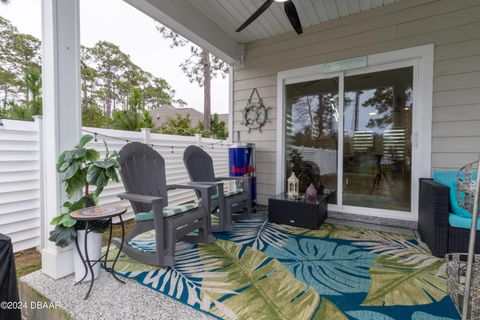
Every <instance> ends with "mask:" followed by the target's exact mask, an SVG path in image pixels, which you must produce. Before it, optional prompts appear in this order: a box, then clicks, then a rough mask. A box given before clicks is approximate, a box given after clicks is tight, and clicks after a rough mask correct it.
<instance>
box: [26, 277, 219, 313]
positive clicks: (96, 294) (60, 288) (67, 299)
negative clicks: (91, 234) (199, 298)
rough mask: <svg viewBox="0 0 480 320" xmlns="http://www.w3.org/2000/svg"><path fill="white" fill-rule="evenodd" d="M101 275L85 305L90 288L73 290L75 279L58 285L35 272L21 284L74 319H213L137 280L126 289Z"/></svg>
mask: <svg viewBox="0 0 480 320" xmlns="http://www.w3.org/2000/svg"><path fill="white" fill-rule="evenodd" d="M100 272H101V273H100V276H99V277H98V279H96V280H95V283H94V285H93V289H92V292H91V294H90V297H89V298H88V300H86V301H84V300H83V298H84V296H85V294H86V292H87V290H88V285H89V284H88V283H84V284H80V285H77V286H74V285H73V284H74V278H73V275H70V276H67V277H65V278H62V279H59V280H56V281H55V280H53V279H52V278H50V277H48V276H46V275H44V274H42V273H41V272H40V271H36V272H33V273H31V274H29V275H26V276H24V277H22V278H21V279H20V281H22V282H23V283H25V284H27V285H28V286H30V287H32V288H33V289H35V290H36V291H37V292H38V293H40V294H41V295H43V296H45V297H46V298H47V299H49V300H50V301H52V302H55V303H58V304H59V306H60V307H61V308H62V309H63V310H65V312H66V313H68V314H69V315H70V316H71V317H72V319H78V320H83V319H85V320H90V319H96V320H100V319H109V320H110V319H111V320H114V319H122V320H129V319H135V320H137V319H138V320H140V319H146V320H148V319H152V320H153V319H155V320H158V319H172V320H177V319H178V320H180V319H199V320H201V319H214V318H213V317H211V316H209V315H207V314H205V313H203V312H200V311H197V310H195V309H193V308H190V307H188V306H186V305H184V304H182V303H180V302H178V301H176V300H174V299H172V298H170V297H167V296H165V295H163V294H161V293H159V292H156V291H154V290H151V289H149V288H146V287H145V286H143V285H141V284H139V283H137V282H136V281H134V280H129V279H127V280H126V284H125V285H124V284H121V283H119V282H118V281H116V280H115V279H114V278H113V277H112V276H111V275H110V274H107V273H106V272H105V271H104V270H103V269H101V270H100ZM122 279H123V278H122Z"/></svg>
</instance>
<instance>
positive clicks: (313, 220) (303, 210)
mask: <svg viewBox="0 0 480 320" xmlns="http://www.w3.org/2000/svg"><path fill="white" fill-rule="evenodd" d="M326 218H327V196H326V195H318V196H317V199H316V200H315V201H308V200H306V199H302V200H293V199H289V198H288V197H287V196H286V195H285V194H283V193H282V194H278V195H276V196H275V197H274V198H270V199H268V220H269V221H270V222H274V223H279V224H288V225H291V226H295V227H302V228H308V229H318V228H319V227H320V226H321V225H322V223H323V222H324V221H325V219H326Z"/></svg>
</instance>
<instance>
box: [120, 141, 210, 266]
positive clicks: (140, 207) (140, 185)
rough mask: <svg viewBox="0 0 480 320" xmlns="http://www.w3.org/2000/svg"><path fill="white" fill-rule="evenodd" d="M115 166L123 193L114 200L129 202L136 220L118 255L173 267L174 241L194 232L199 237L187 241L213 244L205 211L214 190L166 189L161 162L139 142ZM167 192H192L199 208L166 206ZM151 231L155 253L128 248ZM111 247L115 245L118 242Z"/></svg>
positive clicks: (126, 150)
mask: <svg viewBox="0 0 480 320" xmlns="http://www.w3.org/2000/svg"><path fill="white" fill-rule="evenodd" d="M119 163H120V175H121V177H122V181H123V184H124V186H125V190H126V192H125V193H122V194H119V195H118V197H119V198H121V199H126V200H129V201H130V203H131V204H132V207H133V210H134V212H135V220H136V224H135V226H134V227H133V230H132V231H131V232H130V233H129V234H128V235H127V236H126V237H125V245H124V246H123V249H122V251H123V252H124V253H125V254H126V255H127V256H129V257H131V258H132V259H135V260H138V261H141V262H143V263H146V264H150V265H157V266H173V265H174V264H175V242H176V240H178V239H181V238H184V239H186V237H185V235H186V234H188V233H190V232H192V231H194V230H198V231H199V236H198V237H195V238H196V239H194V238H189V240H194V241H200V242H210V241H213V237H212V236H211V230H210V225H209V223H210V214H209V211H208V208H209V207H210V203H209V202H210V201H209V200H210V197H211V194H212V193H213V192H214V187H211V186H193V185H190V184H185V185H183V184H180V185H179V184H177V185H167V181H166V177H165V161H164V159H163V158H162V156H160V154H159V153H158V152H156V151H155V150H153V149H152V148H151V147H150V146H147V145H146V144H143V143H140V142H131V143H129V144H127V145H126V146H124V147H123V148H122V150H121V151H120V159H119ZM171 189H193V190H195V191H196V192H199V193H200V194H201V195H202V204H201V205H200V206H196V205H192V204H190V205H184V206H168V195H167V191H168V190H171ZM152 229H153V230H155V234H156V252H154V253H151V252H143V251H141V250H139V249H136V248H133V247H131V246H129V245H128V243H129V242H130V240H132V239H133V238H134V237H136V236H137V235H139V234H142V233H144V232H146V231H149V230H152ZM114 243H115V244H117V245H118V244H119V241H118V239H115V242H114Z"/></svg>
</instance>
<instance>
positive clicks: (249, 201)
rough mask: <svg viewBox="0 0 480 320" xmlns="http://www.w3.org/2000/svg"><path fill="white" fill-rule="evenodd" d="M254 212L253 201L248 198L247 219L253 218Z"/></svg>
mask: <svg viewBox="0 0 480 320" xmlns="http://www.w3.org/2000/svg"><path fill="white" fill-rule="evenodd" d="M252 212H253V208H252V201H251V200H250V199H248V200H247V219H251V218H252Z"/></svg>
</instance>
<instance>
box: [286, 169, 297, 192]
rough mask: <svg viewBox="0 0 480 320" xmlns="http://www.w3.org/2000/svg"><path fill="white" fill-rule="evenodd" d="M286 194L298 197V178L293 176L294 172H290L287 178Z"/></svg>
mask: <svg viewBox="0 0 480 320" xmlns="http://www.w3.org/2000/svg"><path fill="white" fill-rule="evenodd" d="M287 182H288V185H287V196H288V197H289V198H296V197H298V189H299V185H300V180H298V178H297V177H296V176H295V172H292V175H291V176H290V178H288V180H287Z"/></svg>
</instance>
